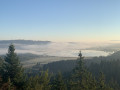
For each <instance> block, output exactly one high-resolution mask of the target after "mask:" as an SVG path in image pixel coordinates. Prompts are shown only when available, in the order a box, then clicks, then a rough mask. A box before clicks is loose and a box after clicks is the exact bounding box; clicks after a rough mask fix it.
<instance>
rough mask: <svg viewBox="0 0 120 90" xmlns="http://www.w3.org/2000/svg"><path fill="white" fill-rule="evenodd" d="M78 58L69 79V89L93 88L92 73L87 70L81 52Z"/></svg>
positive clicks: (89, 89)
mask: <svg viewBox="0 0 120 90" xmlns="http://www.w3.org/2000/svg"><path fill="white" fill-rule="evenodd" d="M78 56H79V59H78V63H77V66H76V67H75V69H74V70H73V74H72V77H71V80H70V87H71V90H95V88H96V85H95V83H96V82H95V80H94V79H93V77H92V74H91V73H90V72H88V71H87V69H86V68H85V66H84V63H83V57H82V53H81V51H80V53H79V55H78Z"/></svg>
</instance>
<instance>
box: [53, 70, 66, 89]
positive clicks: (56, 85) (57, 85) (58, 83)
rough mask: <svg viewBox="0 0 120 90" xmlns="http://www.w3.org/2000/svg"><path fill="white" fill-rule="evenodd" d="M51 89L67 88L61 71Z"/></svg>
mask: <svg viewBox="0 0 120 90" xmlns="http://www.w3.org/2000/svg"><path fill="white" fill-rule="evenodd" d="M51 90H66V85H65V83H64V80H63V77H62V74H61V73H60V72H59V73H58V75H57V76H56V78H54V80H53V82H52V89H51Z"/></svg>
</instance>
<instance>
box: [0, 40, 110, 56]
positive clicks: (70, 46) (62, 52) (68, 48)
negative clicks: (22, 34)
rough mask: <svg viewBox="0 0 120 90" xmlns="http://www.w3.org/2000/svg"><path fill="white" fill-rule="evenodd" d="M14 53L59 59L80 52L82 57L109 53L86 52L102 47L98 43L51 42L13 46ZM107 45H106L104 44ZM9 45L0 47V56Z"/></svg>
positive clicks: (107, 53)
mask: <svg viewBox="0 0 120 90" xmlns="http://www.w3.org/2000/svg"><path fill="white" fill-rule="evenodd" d="M14 45H15V48H16V51H15V52H16V53H32V54H37V55H49V56H61V57H77V56H78V53H79V51H80V50H81V51H82V54H83V56H85V57H93V56H107V55H109V54H110V53H109V52H104V51H96V50H87V49H86V48H91V47H95V46H98V45H99V46H102V45H103V44H100V43H84V42H52V43H50V44H44V45H43V44H40V45H35V44H33V45H26V44H17V43H16V44H14ZM104 45H107V44H104ZM8 46H9V45H3V44H2V45H0V54H6V53H7V51H8V50H7V49H8Z"/></svg>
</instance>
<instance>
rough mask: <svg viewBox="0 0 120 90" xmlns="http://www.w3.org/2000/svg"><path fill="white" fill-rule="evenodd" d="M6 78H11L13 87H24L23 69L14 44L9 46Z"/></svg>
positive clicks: (6, 58)
mask: <svg viewBox="0 0 120 90" xmlns="http://www.w3.org/2000/svg"><path fill="white" fill-rule="evenodd" d="M4 78H5V79H6V80H8V79H9V78H10V80H11V82H12V83H13V85H15V86H17V87H22V86H23V84H24V83H23V82H24V75H23V68H22V66H21V64H20V61H19V58H18V56H17V54H16V53H15V47H14V45H13V44H11V45H10V46H9V49H8V53H7V55H6V56H5V74H4Z"/></svg>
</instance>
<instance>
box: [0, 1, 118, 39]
mask: <svg viewBox="0 0 120 90" xmlns="http://www.w3.org/2000/svg"><path fill="white" fill-rule="evenodd" d="M0 39H1V40H3V39H32V40H51V41H99V40H100V41H105V40H107V41H109V40H119V39H120V0H0Z"/></svg>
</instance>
